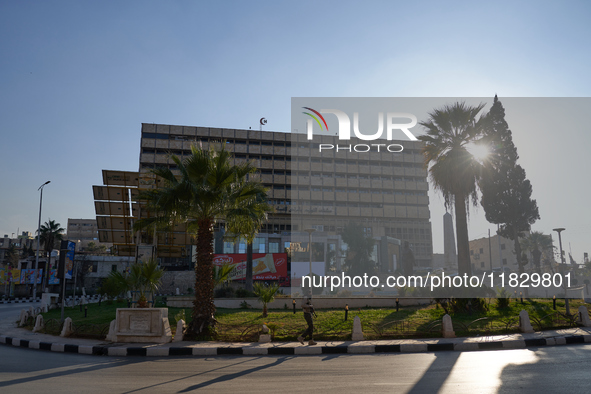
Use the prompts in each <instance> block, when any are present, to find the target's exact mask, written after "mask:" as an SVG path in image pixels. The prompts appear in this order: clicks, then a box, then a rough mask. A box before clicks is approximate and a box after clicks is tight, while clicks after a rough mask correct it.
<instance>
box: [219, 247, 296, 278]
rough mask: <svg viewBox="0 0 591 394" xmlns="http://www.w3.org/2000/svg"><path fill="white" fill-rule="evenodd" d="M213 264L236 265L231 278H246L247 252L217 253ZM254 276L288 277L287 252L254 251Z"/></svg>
mask: <svg viewBox="0 0 591 394" xmlns="http://www.w3.org/2000/svg"><path fill="white" fill-rule="evenodd" d="M213 264H214V265H216V266H222V265H224V264H229V265H234V267H235V268H234V271H232V273H231V274H230V280H243V279H245V278H246V254H216V255H214V257H213ZM252 278H253V279H254V280H280V279H286V278H288V275H287V254H286V253H253V254H252Z"/></svg>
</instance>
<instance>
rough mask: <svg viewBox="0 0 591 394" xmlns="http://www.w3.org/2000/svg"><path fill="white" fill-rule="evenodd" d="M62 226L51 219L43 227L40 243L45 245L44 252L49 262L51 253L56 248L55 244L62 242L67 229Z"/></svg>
mask: <svg viewBox="0 0 591 394" xmlns="http://www.w3.org/2000/svg"><path fill="white" fill-rule="evenodd" d="M60 226H61V225H60V224H59V223H56V222H55V220H51V219H49V220H48V221H47V222H45V223H44V224H42V225H41V232H40V234H41V235H40V236H39V241H40V242H41V244H42V245H43V250H44V251H45V255H46V256H47V258H48V260H47V261H49V256H50V254H51V251H52V250H53V249H54V248H55V243H56V242H57V241H61V240H62V239H63V237H64V231H65V229H63V228H62V227H60Z"/></svg>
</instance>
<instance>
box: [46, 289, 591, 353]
mask: <svg viewBox="0 0 591 394" xmlns="http://www.w3.org/2000/svg"><path fill="white" fill-rule="evenodd" d="M487 305H488V311H485V312H480V313H468V312H462V313H456V314H454V315H452V320H453V323H454V329H455V331H456V335H457V336H479V335H493V334H502V333H510V332H518V331H519V330H518V327H517V325H518V316H519V312H520V311H521V310H522V309H525V310H526V311H527V312H528V313H529V316H530V319H531V321H532V325H533V327H534V329H535V330H540V329H556V328H565V327H571V326H573V325H575V322H574V320H573V319H571V318H568V317H566V314H565V312H566V311H565V306H564V300H560V301H557V302H556V306H557V311H556V312H558V313H555V311H554V310H553V309H552V300H546V299H532V300H530V299H527V300H526V299H524V302H523V304H522V303H521V302H519V300H517V301H515V300H512V301H511V303H510V304H509V306H508V307H506V308H503V309H498V308H496V306H495V305H496V303H495V300H488V303H487ZM580 305H585V303H584V302H582V301H579V300H571V302H570V308H571V312H572V313H574V314H575V316H576V311H577V309H578V307H579V306H580ZM156 306H157V307H161V306H163V305H161V304H159V303H158V302H157V304H156ZM126 307H127V303H126V302H122V303H117V302H114V303H113V304H110V305H109V304H107V303H106V302H102V303H101V305H100V306H99V305H98V304H88V314H87V317H84V307H83V308H82V311H80V308H79V307H78V306H76V307H72V308H66V309H65V317H70V318H71V319H72V321H73V323H74V326H82V325H86V326H88V327H90V326H95V327H94V331H93V333H92V335H89V336H91V337H95V336H96V331H97V328H96V326H101V327H103V328H104V327H106V329H107V330H108V325H109V323H110V322H111V320H113V319H115V313H116V309H117V308H126ZM182 310H184V311H185V316H186V319H187V320H188V322H189V321H191V308H168V318H169V321H170V326H171V328H172V331H173V333H174V331H175V329H176V323H177V322H176V318H177V316H178V315H179V312H181V311H182ZM317 314H318V317H317V318H316V319H314V326H315V335H314V338H315V339H320V340H349V339H350V338H351V331H352V329H353V320H354V318H355V316H359V318H360V319H361V323H362V326H363V332H364V334H365V338H366V339H393V338H409V337H411V338H412V337H424V338H430V337H431V338H437V337H441V325H440V322H441V319H442V317H443V315H444V314H445V311H444V310H443V308H441V307H439V306H438V305H435V304H434V305H428V306H410V307H401V308H400V310H399V311H398V312H396V310H395V309H391V308H358V309H351V310H350V311H349V316H348V320H347V321H345V319H344V317H345V313H344V311H343V310H342V309H339V310H335V309H323V310H319V311H317ZM60 315H61V310H60V309H54V310H51V311H49V312H48V313H44V314H43V318H44V319H45V321H47V320H48V319H57V320H59V319H60ZM216 319H217V321H218V325H217V326H216V328H215V332H216V334H217V340H220V341H228V342H233V341H236V342H240V341H249V342H250V341H258V335H259V334H260V330H261V328H262V325H263V324H267V325H268V326H269V327H270V328H271V331H272V334H273V338H274V340H276V341H294V340H295V339H296V338H297V336H298V335H300V334H301V333H302V332H303V331H304V330H305V329H306V323H305V320H304V317H303V314H302V311H301V310H300V309H298V310H297V313H296V314H294V313H293V311H291V310H285V309H276V310H269V315H268V316H267V317H265V318H263V317H262V311H261V310H256V309H248V310H245V309H225V308H218V310H217V314H216ZM76 336H80V337H84V336H85V334H84V330H81V331H80V332H77V333H76Z"/></svg>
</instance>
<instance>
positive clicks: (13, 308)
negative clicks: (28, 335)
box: [0, 302, 41, 321]
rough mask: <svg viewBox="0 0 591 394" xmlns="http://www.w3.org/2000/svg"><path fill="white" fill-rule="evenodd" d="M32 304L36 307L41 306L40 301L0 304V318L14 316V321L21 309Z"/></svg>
mask: <svg viewBox="0 0 591 394" xmlns="http://www.w3.org/2000/svg"><path fill="white" fill-rule="evenodd" d="M30 306H32V307H33V308H37V307H39V306H41V303H40V302H23V303H18V304H0V320H3V319H6V318H8V317H14V321H17V320H18V317H19V315H20V313H21V310H22V309H27V310H28V309H29V307H30Z"/></svg>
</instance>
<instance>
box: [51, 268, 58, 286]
mask: <svg viewBox="0 0 591 394" xmlns="http://www.w3.org/2000/svg"><path fill="white" fill-rule="evenodd" d="M59 283H60V280H59V278H58V277H57V270H49V284H50V285H59Z"/></svg>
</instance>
